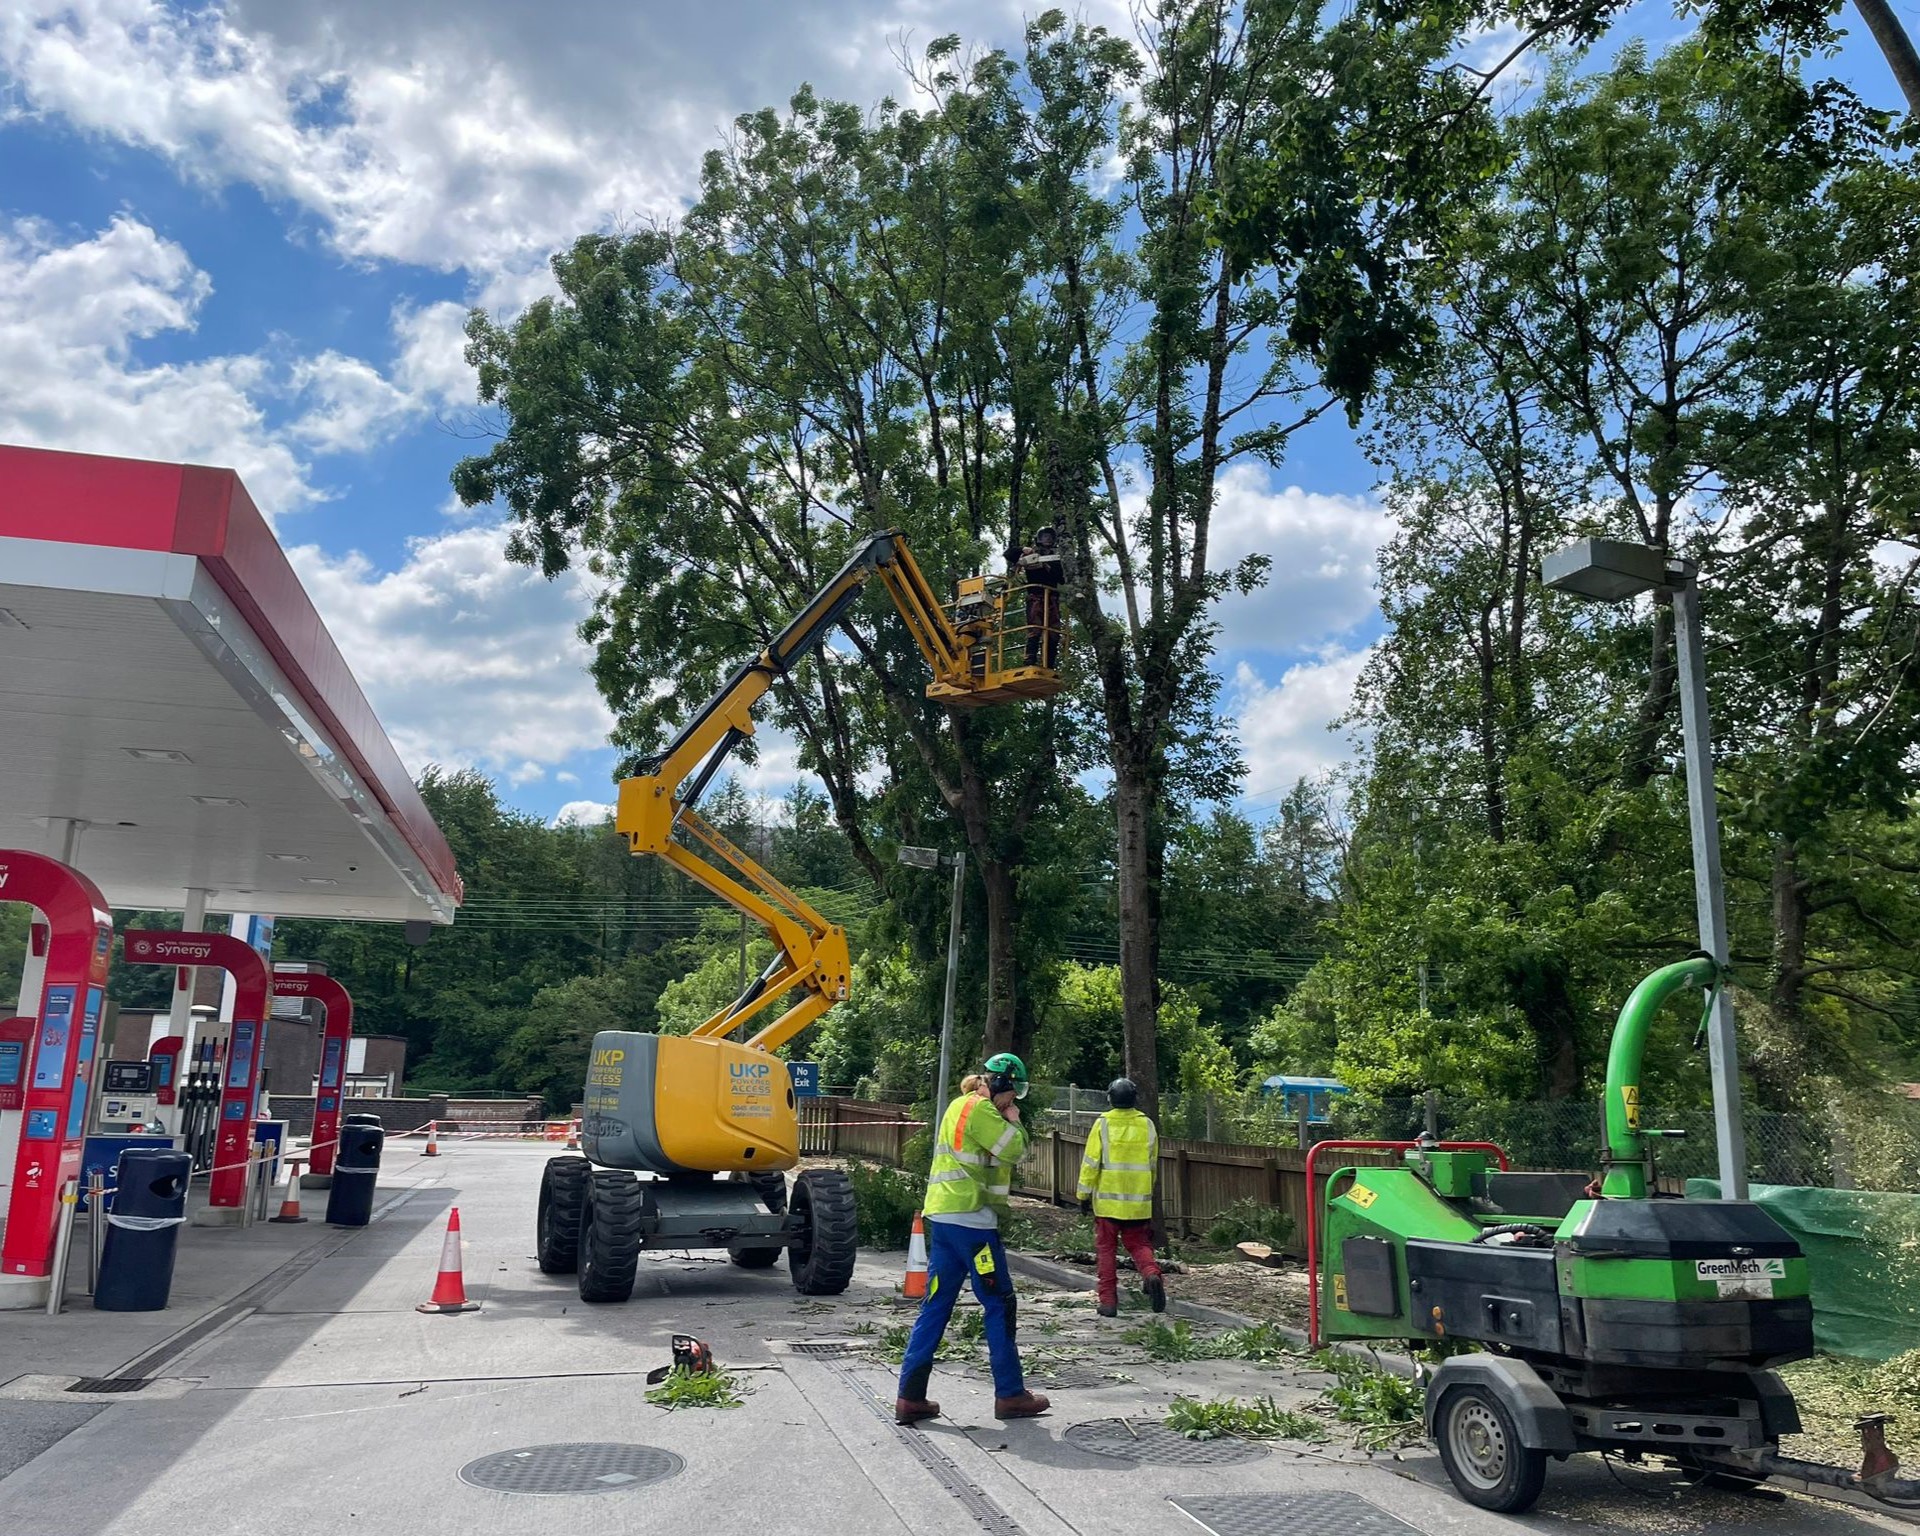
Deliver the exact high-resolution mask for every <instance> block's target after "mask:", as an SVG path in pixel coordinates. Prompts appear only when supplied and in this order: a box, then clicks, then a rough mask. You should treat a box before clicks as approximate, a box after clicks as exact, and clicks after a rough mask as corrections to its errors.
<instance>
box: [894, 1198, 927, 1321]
mask: <svg viewBox="0 0 1920 1536" xmlns="http://www.w3.org/2000/svg"><path fill="white" fill-rule="evenodd" d="M900 1294H901V1295H902V1296H904V1297H906V1298H907V1300H908V1301H920V1300H923V1299H924V1298H925V1297H926V1294H927V1229H926V1227H925V1226H924V1225H923V1224H922V1223H921V1220H920V1213H919V1212H918V1211H915V1212H914V1213H913V1236H912V1237H910V1238H909V1239H908V1240H907V1278H906V1279H905V1280H903V1281H901V1282H900Z"/></svg>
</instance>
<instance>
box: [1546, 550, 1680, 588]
mask: <svg viewBox="0 0 1920 1536" xmlns="http://www.w3.org/2000/svg"><path fill="white" fill-rule="evenodd" d="M1540 580H1541V582H1542V583H1543V584H1544V585H1546V586H1549V587H1552V588H1553V589H1554V590H1555V591H1558V592H1571V593H1573V594H1574V596H1576V597H1588V598H1592V599H1594V600H1595V601H1597V602H1602V603H1620V602H1625V601H1626V600H1627V599H1628V598H1630V597H1638V596H1639V595H1640V594H1641V593H1642V592H1651V591H1652V590H1653V589H1654V588H1655V587H1664V586H1666V585H1668V584H1669V582H1670V580H1671V578H1670V577H1669V576H1668V574H1667V565H1666V560H1665V557H1663V556H1662V555H1661V553H1660V551H1659V550H1657V549H1655V548H1654V547H1653V546H1652V545H1651V544H1629V543H1626V542H1625V541H1623V540H1620V539H1576V540H1575V541H1574V542H1573V543H1571V544H1569V545H1567V546H1566V547H1565V548H1564V549H1556V550H1555V551H1554V552H1553V553H1552V554H1550V555H1548V556H1547V557H1546V559H1544V560H1542V561H1541V562H1540Z"/></svg>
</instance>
